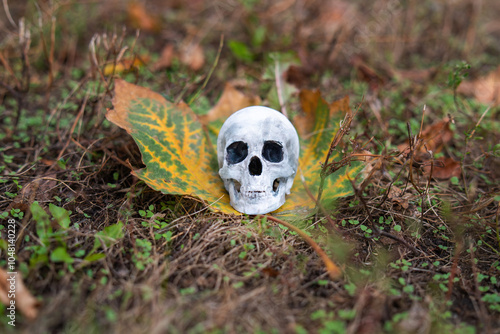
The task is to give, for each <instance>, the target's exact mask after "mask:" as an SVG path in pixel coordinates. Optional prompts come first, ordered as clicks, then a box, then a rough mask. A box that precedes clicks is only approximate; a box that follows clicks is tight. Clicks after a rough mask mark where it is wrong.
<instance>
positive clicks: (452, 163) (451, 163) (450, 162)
mask: <svg viewBox="0 0 500 334" xmlns="http://www.w3.org/2000/svg"><path fill="white" fill-rule="evenodd" d="M424 172H425V174H427V175H429V173H430V172H431V165H430V164H429V163H427V164H426V165H425V166H424ZM460 174H461V168H460V162H458V161H456V160H455V159H453V158H438V159H436V160H435V161H434V169H433V171H432V176H433V177H435V178H436V179H441V180H447V179H449V178H451V177H453V176H457V177H458V176H460Z"/></svg>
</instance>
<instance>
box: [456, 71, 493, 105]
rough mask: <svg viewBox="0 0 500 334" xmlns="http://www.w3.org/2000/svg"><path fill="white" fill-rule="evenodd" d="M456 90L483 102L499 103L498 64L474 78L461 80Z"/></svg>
mask: <svg viewBox="0 0 500 334" xmlns="http://www.w3.org/2000/svg"><path fill="white" fill-rule="evenodd" d="M457 91H458V92H459V93H461V94H464V95H467V96H473V97H475V98H476V100H478V101H479V102H481V103H484V104H494V105H497V104H500V66H499V67H497V68H496V69H495V70H494V71H491V72H490V73H488V74H486V75H485V76H483V77H480V78H478V79H476V80H471V81H463V82H462V83H461V84H460V85H459V86H458V89H457Z"/></svg>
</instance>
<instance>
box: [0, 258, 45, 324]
mask: <svg viewBox="0 0 500 334" xmlns="http://www.w3.org/2000/svg"><path fill="white" fill-rule="evenodd" d="M11 282H15V283H14V286H11ZM12 288H13V289H12ZM12 293H14V294H15V298H14V299H11V298H10V297H9V294H12ZM11 300H14V301H15V307H16V310H19V311H21V313H22V314H23V315H24V316H25V317H26V318H28V319H30V320H33V319H35V318H36V316H37V315H38V309H39V308H40V302H39V301H38V300H37V299H36V298H35V297H33V295H32V294H31V293H30V292H29V290H28V289H27V288H26V286H25V285H24V283H23V279H22V277H21V275H19V274H18V273H13V274H11V273H7V272H6V271H5V270H4V269H2V268H0V302H1V303H2V304H4V305H5V306H9V305H10V302H11Z"/></svg>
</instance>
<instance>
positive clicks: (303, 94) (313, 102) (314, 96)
mask: <svg viewBox="0 0 500 334" xmlns="http://www.w3.org/2000/svg"><path fill="white" fill-rule="evenodd" d="M299 98H300V103H301V106H302V113H300V114H297V115H296V116H295V117H294V118H293V123H294V125H295V128H296V129H297V132H298V133H299V135H300V136H302V137H305V136H307V135H310V133H311V131H312V129H313V127H314V123H315V122H316V118H317V117H318V115H317V114H316V110H317V108H318V103H321V102H323V103H326V102H325V101H324V100H323V99H322V98H321V93H320V92H319V91H311V90H306V89H304V90H302V91H300V94H299ZM328 108H329V110H330V113H329V117H332V116H334V114H335V113H340V114H342V115H343V114H345V113H347V112H348V111H349V110H350V107H349V96H345V97H344V98H342V99H340V100H337V101H334V102H332V103H331V104H330V105H329V106H328Z"/></svg>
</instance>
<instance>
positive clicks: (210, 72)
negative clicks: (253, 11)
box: [188, 35, 224, 105]
mask: <svg viewBox="0 0 500 334" xmlns="http://www.w3.org/2000/svg"><path fill="white" fill-rule="evenodd" d="M223 46H224V35H221V36H220V41H219V49H218V50H217V56H215V60H214V63H213V64H212V67H211V68H210V71H209V72H208V75H207V77H206V78H205V81H204V82H203V84H202V85H201V87H200V89H198V91H197V92H196V94H194V96H193V97H192V98H191V100H189V102H188V105H191V104H193V103H194V102H195V101H196V100H197V99H198V97H199V96H200V94H201V92H202V91H203V90H204V89H205V87H206V86H207V84H208V80H210V78H211V77H212V74H213V73H214V70H215V68H216V67H217V64H218V63H219V58H220V54H221V52H222V47H223Z"/></svg>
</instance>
